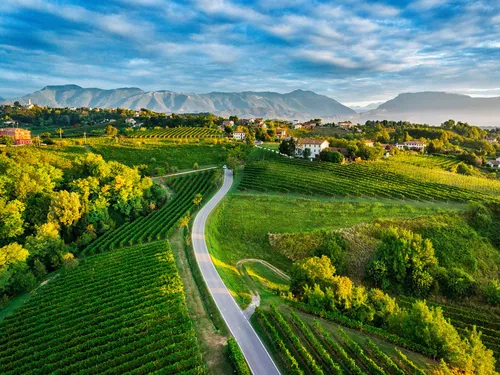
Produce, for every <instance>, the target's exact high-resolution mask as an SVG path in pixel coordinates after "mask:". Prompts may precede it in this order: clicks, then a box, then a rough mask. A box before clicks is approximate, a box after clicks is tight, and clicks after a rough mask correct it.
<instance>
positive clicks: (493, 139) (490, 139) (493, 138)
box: [484, 137, 498, 143]
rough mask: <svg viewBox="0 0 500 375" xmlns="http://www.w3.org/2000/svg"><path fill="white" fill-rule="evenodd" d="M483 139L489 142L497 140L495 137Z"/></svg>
mask: <svg viewBox="0 0 500 375" xmlns="http://www.w3.org/2000/svg"><path fill="white" fill-rule="evenodd" d="M484 140H485V141H486V142H489V143H496V142H498V141H497V138H496V137H486V138H485V139H484Z"/></svg>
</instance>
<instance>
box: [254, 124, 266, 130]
mask: <svg viewBox="0 0 500 375" xmlns="http://www.w3.org/2000/svg"><path fill="white" fill-rule="evenodd" d="M255 127H256V128H257V129H267V125H266V123H265V122H260V123H258V124H255Z"/></svg>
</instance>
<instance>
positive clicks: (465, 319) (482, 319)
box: [398, 296, 500, 362]
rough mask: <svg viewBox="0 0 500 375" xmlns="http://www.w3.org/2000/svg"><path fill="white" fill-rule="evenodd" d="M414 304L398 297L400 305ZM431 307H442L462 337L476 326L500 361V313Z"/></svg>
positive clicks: (448, 305)
mask: <svg viewBox="0 0 500 375" xmlns="http://www.w3.org/2000/svg"><path fill="white" fill-rule="evenodd" d="M413 302H414V299H413V298H411V297H404V296H398V303H399V304H400V305H401V306H403V307H404V306H410V305H411V304H412V303H413ZM427 304H428V305H430V306H434V307H440V308H441V309H442V310H443V315H444V316H445V317H446V318H447V319H449V320H450V322H451V324H453V326H455V328H456V329H457V331H458V332H459V333H460V334H461V335H465V334H466V330H468V331H469V332H470V331H472V328H473V326H476V328H477V330H478V331H481V332H482V335H481V341H482V342H483V344H484V345H485V346H486V347H487V348H488V349H491V350H492V351H493V353H494V355H495V358H496V359H497V362H499V361H500V313H498V312H495V311H488V312H482V311H481V310H477V309H471V308H467V307H463V306H456V305H450V304H440V303H433V302H428V303H427Z"/></svg>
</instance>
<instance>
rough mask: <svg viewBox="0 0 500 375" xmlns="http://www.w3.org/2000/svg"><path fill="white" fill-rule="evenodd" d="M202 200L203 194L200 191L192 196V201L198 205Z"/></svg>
mask: <svg viewBox="0 0 500 375" xmlns="http://www.w3.org/2000/svg"><path fill="white" fill-rule="evenodd" d="M202 200H203V196H202V195H201V194H200V193H198V194H196V195H195V196H194V199H193V203H194V204H195V205H197V206H199V205H200V203H201V201H202Z"/></svg>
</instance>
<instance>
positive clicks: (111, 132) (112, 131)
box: [106, 125, 118, 137]
mask: <svg viewBox="0 0 500 375" xmlns="http://www.w3.org/2000/svg"><path fill="white" fill-rule="evenodd" d="M117 134H118V129H117V128H115V127H114V126H113V125H108V126H107V127H106V135H109V136H111V137H114V136H115V135H117Z"/></svg>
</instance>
